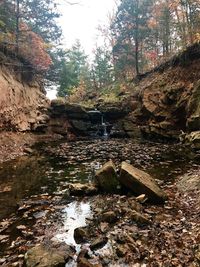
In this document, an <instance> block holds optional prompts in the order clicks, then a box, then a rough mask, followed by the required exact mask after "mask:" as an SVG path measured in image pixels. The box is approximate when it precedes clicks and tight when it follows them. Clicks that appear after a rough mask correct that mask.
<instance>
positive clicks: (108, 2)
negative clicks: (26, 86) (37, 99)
mask: <svg viewBox="0 0 200 267" xmlns="http://www.w3.org/2000/svg"><path fill="white" fill-rule="evenodd" d="M67 2H71V3H78V4H75V5H69V4H68V3H67ZM115 2H116V0H59V10H60V12H61V14H62V17H61V18H60V20H59V22H60V25H61V27H62V31H63V37H64V38H63V45H64V47H66V48H70V47H71V46H72V45H73V44H74V43H75V41H76V39H79V40H80V42H81V45H82V47H83V49H84V50H85V52H86V54H87V55H89V56H90V57H92V51H93V49H94V48H95V46H96V44H98V45H102V44H103V37H102V36H100V32H99V31H98V29H97V28H98V26H99V25H101V26H103V25H108V14H109V12H110V13H112V12H113V10H114V9H115V7H116V4H115ZM47 96H48V97H49V98H50V99H53V98H55V97H56V91H55V90H50V91H48V92H47Z"/></svg>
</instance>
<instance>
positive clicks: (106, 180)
mask: <svg viewBox="0 0 200 267" xmlns="http://www.w3.org/2000/svg"><path fill="white" fill-rule="evenodd" d="M95 177H96V181H97V183H98V186H99V187H100V189H101V190H102V191H104V192H107V193H113V192H116V191H118V188H119V181H118V177H117V173H116V167H115V165H114V163H113V162H112V161H111V160H110V161H109V162H107V163H106V164H104V165H103V167H102V168H101V169H100V170H98V171H97V172H96V174H95Z"/></svg>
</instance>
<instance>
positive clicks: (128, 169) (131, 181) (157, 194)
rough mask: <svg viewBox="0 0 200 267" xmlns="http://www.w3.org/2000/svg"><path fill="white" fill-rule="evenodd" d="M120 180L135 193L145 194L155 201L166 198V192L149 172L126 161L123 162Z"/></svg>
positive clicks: (162, 200) (161, 200)
mask: <svg viewBox="0 0 200 267" xmlns="http://www.w3.org/2000/svg"><path fill="white" fill-rule="evenodd" d="M119 180H120V182H121V184H123V185H124V186H125V187H127V188H128V189H129V190H131V191H132V192H133V193H134V194H136V195H137V196H138V195H140V194H145V195H146V196H147V198H148V200H149V201H151V202H153V203H162V202H164V200H165V199H166V195H165V193H164V192H163V191H162V190H161V189H160V188H159V186H158V185H157V184H156V182H155V180H154V179H153V178H152V177H151V176H150V175H149V174H147V173H146V172H144V171H141V170H139V169H137V168H135V167H133V166H132V165H130V164H128V163H126V162H122V166H121V172H120V177H119Z"/></svg>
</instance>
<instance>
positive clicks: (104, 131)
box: [88, 109, 109, 138]
mask: <svg viewBox="0 0 200 267" xmlns="http://www.w3.org/2000/svg"><path fill="white" fill-rule="evenodd" d="M88 114H89V115H90V118H91V121H93V123H94V124H96V126H97V127H98V130H97V131H96V133H95V136H102V137H103V138H107V137H108V135H109V134H108V126H107V124H106V122H105V118H104V115H103V114H102V112H101V111H99V110H97V109H95V110H90V111H88Z"/></svg>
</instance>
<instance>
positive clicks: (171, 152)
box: [0, 139, 200, 266]
mask: <svg viewBox="0 0 200 267" xmlns="http://www.w3.org/2000/svg"><path fill="white" fill-rule="evenodd" d="M33 151H34V153H33V154H32V155H27V156H23V157H20V158H17V159H15V160H12V161H10V162H5V163H3V164H1V165H0V265H1V264H3V263H5V262H16V261H19V262H20V260H22V258H23V253H24V251H26V247H29V245H31V243H39V242H41V241H44V240H45V239H46V242H47V241H48V240H47V239H52V238H53V239H58V240H60V241H64V242H66V243H67V244H69V245H73V246H75V247H76V249H77V251H79V250H80V247H81V246H80V245H78V244H76V242H75V240H74V237H73V234H74V229H75V228H77V227H81V226H85V225H87V222H88V220H90V219H91V218H92V215H93V214H92V213H93V212H92V210H93V208H94V207H92V201H91V198H90V197H83V198H77V197H71V196H69V193H68V190H67V185H68V184H69V183H88V182H91V181H92V180H93V177H94V171H95V168H96V169H97V168H99V167H100V166H101V165H102V164H104V163H106V162H107V161H108V160H109V159H112V160H113V161H114V162H115V164H116V166H117V167H118V168H119V166H120V163H121V161H124V160H126V161H128V162H129V163H131V164H133V165H134V166H135V167H138V168H140V169H142V170H145V171H147V172H148V173H149V174H151V175H152V176H153V177H155V178H156V180H157V181H158V183H159V184H160V185H162V184H163V183H166V184H168V185H172V184H173V183H174V180H175V179H176V178H177V177H179V176H180V175H182V174H184V173H186V172H188V171H191V170H194V169H196V168H197V167H198V166H199V165H198V162H199V159H200V154H198V153H197V152H192V151H191V150H190V149H189V148H187V147H184V146H183V145H181V144H170V143H169V144H166V143H157V142H150V141H143V140H140V141H136V140H129V139H123V140H122V139H110V140H98V139H97V140H84V141H76V142H69V143H67V142H64V141H62V142H59V143H43V144H40V145H37V146H35V147H34V149H33ZM19 266H20V265H19ZM69 266H70V265H69ZM71 266H72V265H71Z"/></svg>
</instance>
